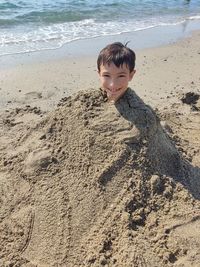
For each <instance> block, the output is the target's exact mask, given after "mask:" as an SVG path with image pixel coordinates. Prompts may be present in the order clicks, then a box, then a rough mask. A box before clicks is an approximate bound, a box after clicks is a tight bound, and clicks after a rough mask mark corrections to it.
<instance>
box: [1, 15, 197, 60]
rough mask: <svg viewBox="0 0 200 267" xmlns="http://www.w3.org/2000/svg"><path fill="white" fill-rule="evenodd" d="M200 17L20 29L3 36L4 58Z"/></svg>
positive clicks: (3, 33) (76, 22)
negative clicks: (76, 41) (81, 40)
mask: <svg viewBox="0 0 200 267" xmlns="http://www.w3.org/2000/svg"><path fill="white" fill-rule="evenodd" d="M199 19H200V16H190V17H186V18H179V19H178V20H174V18H168V20H166V18H165V19H162V17H160V18H159V19H158V18H151V19H150V20H149V19H147V20H141V21H133V20H129V21H127V20H123V21H117V22H115V21H107V22H97V21H95V20H94V19H86V20H82V21H75V22H68V23H67V22H65V23H60V24H53V25H51V26H42V27H39V28H37V27H35V28H33V29H31V28H28V27H25V28H21V27H16V30H15V32H13V31H12V30H10V31H1V32H0V55H6V54H15V53H25V52H32V51H40V50H47V49H57V48H60V47H62V46H63V45H64V44H66V43H69V42H72V41H75V40H79V39H86V38H95V37H98V36H108V35H118V34H122V33H126V32H134V31H141V30H145V29H149V28H153V27H157V26H167V25H177V24H181V23H184V22H185V21H187V20H199Z"/></svg>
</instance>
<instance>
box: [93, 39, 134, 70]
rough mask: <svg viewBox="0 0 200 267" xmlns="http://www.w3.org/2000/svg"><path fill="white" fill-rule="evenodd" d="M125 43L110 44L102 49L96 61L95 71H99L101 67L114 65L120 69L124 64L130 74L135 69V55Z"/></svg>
mask: <svg viewBox="0 0 200 267" xmlns="http://www.w3.org/2000/svg"><path fill="white" fill-rule="evenodd" d="M126 45H127V43H126V44H125V45H123V44H122V43H120V42H116V43H112V44H109V45H107V46H106V47H105V48H103V49H102V50H101V51H100V53H99V56H98V59H97V69H98V71H100V67H101V65H105V64H108V65H110V64H111V63H114V64H115V66H117V67H120V66H122V65H123V64H126V65H127V67H128V68H129V70H130V72H132V71H133V70H134V68H135V58H136V56H135V53H134V51H133V50H131V49H130V48H128V47H127V46H126Z"/></svg>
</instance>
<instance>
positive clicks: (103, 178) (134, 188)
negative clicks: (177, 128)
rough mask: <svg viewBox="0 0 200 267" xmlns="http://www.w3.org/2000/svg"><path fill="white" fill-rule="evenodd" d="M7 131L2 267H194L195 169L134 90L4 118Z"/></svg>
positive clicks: (1, 176) (83, 96) (198, 185)
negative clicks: (110, 99)
mask: <svg viewBox="0 0 200 267" xmlns="http://www.w3.org/2000/svg"><path fill="white" fill-rule="evenodd" d="M30 113H31V114H32V116H36V118H35V119H34V120H33V122H32V121H31V120H30V118H29V117H28V114H29V115H30ZM25 119H26V123H24V121H25ZM11 122H12V123H11ZM5 132H7V134H8V135H9V137H10V138H9V140H8V139H6V138H5V137H3V134H2V135H1V140H4V142H2V144H1V152H0V154H1V163H0V164H1V172H0V184H1V185H0V190H1V194H0V203H1V207H0V266H3V267H4V266H5V267H8V266H23V267H36V266H37V267H47V266H48V267H50V266H63V267H64V266H67V267H71V266H72V267H74V266H84V267H85V266H124V267H129V266H130V267H133V266H148V267H156V266H159V267H160V266H166V267H167V266H198V263H199V262H200V251H199V246H200V231H199V230H200V229H199V227H200V226H199V225H200V224H199V220H200V213H199V198H200V182H199V178H200V171H199V168H198V166H195V167H194V166H193V165H192V163H191V162H190V161H188V160H186V159H184V158H183V156H182V153H181V151H180V150H179V149H177V147H176V144H175V141H174V139H173V136H170V135H168V134H167V133H166V130H164V129H163V128H162V127H161V124H160V121H159V119H158V117H157V116H156V114H155V113H154V111H153V110H152V109H151V108H150V107H149V106H147V105H145V104H144V103H143V101H142V100H141V99H140V98H139V97H138V96H137V95H136V94H135V93H134V91H132V90H130V89H129V90H128V91H127V92H126V94H125V95H124V96H123V97H122V98H121V99H120V100H119V101H118V102H117V103H116V104H115V105H114V104H111V103H109V102H107V99H106V97H105V96H104V95H103V94H102V92H101V91H100V90H99V91H98V90H93V91H91V90H90V91H85V92H79V93H78V94H77V95H75V96H72V97H68V98H65V99H63V100H62V101H61V102H60V104H59V106H58V108H57V109H56V110H55V111H54V112H51V113H50V114H47V115H46V116H44V114H42V112H41V111H40V110H37V109H31V108H27V109H18V110H17V112H16V111H12V112H10V111H8V112H7V114H6V115H4V121H3V122H2V133H5ZM172 132H173V131H172ZM3 138H4V139H3Z"/></svg>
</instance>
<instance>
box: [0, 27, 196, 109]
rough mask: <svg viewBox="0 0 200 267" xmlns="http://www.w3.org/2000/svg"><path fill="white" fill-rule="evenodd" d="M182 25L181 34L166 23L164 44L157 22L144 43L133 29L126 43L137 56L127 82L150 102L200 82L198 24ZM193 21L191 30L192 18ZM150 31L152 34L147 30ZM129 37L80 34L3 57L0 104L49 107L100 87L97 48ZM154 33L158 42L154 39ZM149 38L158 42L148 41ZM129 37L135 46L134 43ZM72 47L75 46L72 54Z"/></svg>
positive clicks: (159, 101) (0, 106)
mask: <svg viewBox="0 0 200 267" xmlns="http://www.w3.org/2000/svg"><path fill="white" fill-rule="evenodd" d="M179 26H180V27H182V26H181V25H179ZM186 26H187V27H186V29H185V31H184V32H183V31H181V30H180V27H176V29H177V31H178V32H179V36H178V35H177V32H175V31H174V29H175V28H169V27H167V29H168V31H170V30H172V32H173V34H172V35H170V34H169V35H168V36H167V38H168V39H170V40H171V42H169V43H167V44H162V42H163V43H165V42H166V40H167V38H164V35H166V32H165V31H163V32H162V31H161V32H160V35H159V36H158V35H157V33H158V32H157V30H159V29H155V28H154V29H149V30H148V32H147V31H146V33H148V34H146V35H145V36H144V37H143V38H146V42H143V48H142V47H141V46H139V45H136V43H134V40H133V39H135V40H138V42H141V39H140V38H137V37H138V35H140V34H142V32H135V35H134V36H132V38H133V39H132V40H130V41H131V42H130V43H129V47H130V48H132V49H134V50H135V52H136V56H137V59H136V70H137V72H136V75H135V77H134V79H133V81H132V82H131V83H130V87H132V88H133V89H134V90H136V92H137V93H138V94H139V96H140V97H141V98H143V99H144V101H145V102H147V103H149V104H150V105H152V106H153V107H154V108H156V107H158V106H163V105H166V98H169V96H171V95H172V94H173V93H174V92H176V93H183V92H185V91H187V90H191V89H192V88H194V89H195V88H196V89H195V90H198V88H200V86H199V84H200V81H199V80H198V69H199V65H200V64H199V59H200V49H199V45H198V44H199V41H200V30H199V31H197V30H196V31H191V24H190V23H189V25H186ZM196 26H197V25H196ZM198 26H200V25H198ZM192 27H193V30H194V24H193V26H192ZM153 32H154V35H152V34H151V33H153ZM161 33H162V35H163V38H162V36H161ZM181 36H182V37H181ZM129 37H131V35H130V33H127V34H123V35H121V36H114V37H113V39H112V40H111V39H110V38H111V37H110V36H109V37H103V38H96V39H95V44H93V43H92V42H91V41H90V40H80V41H79V42H78V41H77V42H74V43H73V44H72V43H70V44H68V45H66V46H65V47H63V48H61V49H60V50H59V51H55V50H54V51H53V50H51V51H42V52H41V53H38V52H34V53H31V54H26V55H13V56H5V57H4V58H2V57H1V58H0V60H1V61H2V62H1V63H2V64H1V67H0V77H1V78H0V92H1V100H0V109H1V110H2V109H9V108H16V107H18V106H24V105H34V106H37V107H40V108H41V109H43V110H45V111H48V110H52V109H53V108H55V107H56V105H57V103H58V102H59V100H60V99H61V98H63V97H65V96H69V95H71V94H73V93H76V92H78V91H80V90H84V89H88V88H98V86H99V80H98V74H97V71H96V58H97V55H98V52H99V51H100V49H101V48H103V47H104V46H105V45H106V44H108V43H110V42H114V41H121V42H125V41H127V40H128V38H129ZM156 39H157V40H159V42H155V40H156ZM143 41H144V39H143ZM147 41H148V42H147ZM150 42H151V43H152V44H153V42H155V43H156V44H157V45H156V46H152V45H150ZM133 43H134V44H135V46H137V47H138V48H136V49H135V48H134V47H133ZM82 44H84V45H82ZM145 46H146V47H145ZM69 47H70V49H69ZM64 51H66V53H65V52H64ZM74 51H76V52H77V53H76V56H75V54H74ZM50 52H51V53H50ZM63 55H65V56H63ZM6 64H7V65H6Z"/></svg>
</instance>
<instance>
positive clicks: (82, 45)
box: [0, 20, 200, 70]
mask: <svg viewBox="0 0 200 267" xmlns="http://www.w3.org/2000/svg"><path fill="white" fill-rule="evenodd" d="M195 31H200V20H194V21H186V22H184V23H179V24H175V25H162V26H155V27H150V28H147V29H142V30H138V31H133V32H126V33H120V34H118V35H105V36H98V37H94V38H85V39H79V40H74V41H72V42H69V43H66V44H64V45H63V46H62V47H60V48H55V49H46V50H40V51H33V52H24V53H17V54H8V55H0V62H1V65H0V70H1V69H7V68H11V67H15V66H17V65H19V64H21V63H23V64H30V63H38V62H40V63H44V62H47V61H55V60H60V59H63V58H65V59H77V58H80V57H96V55H97V54H98V52H99V51H100V50H101V49H102V48H103V47H104V46H106V45H107V44H108V43H112V42H117V41H119V42H122V43H126V42H129V46H130V48H132V49H133V50H144V49H146V48H154V47H160V46H165V45H169V44H172V43H174V42H178V41H180V40H181V39H184V38H187V37H190V36H191V35H192V33H193V32H195Z"/></svg>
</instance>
